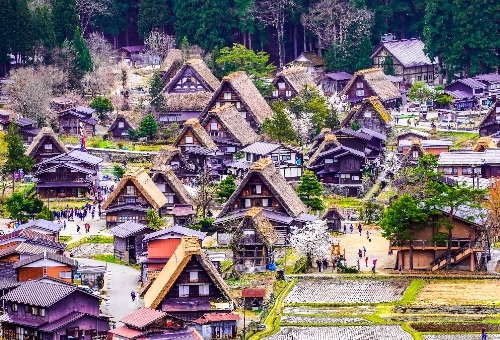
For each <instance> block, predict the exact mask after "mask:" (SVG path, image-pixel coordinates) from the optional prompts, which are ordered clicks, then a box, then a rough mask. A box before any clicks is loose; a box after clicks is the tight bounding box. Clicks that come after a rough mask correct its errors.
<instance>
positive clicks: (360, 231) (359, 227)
mask: <svg viewBox="0 0 500 340" xmlns="http://www.w3.org/2000/svg"><path fill="white" fill-rule="evenodd" d="M358 231H359V236H361V234H362V233H363V227H362V226H361V223H360V224H358Z"/></svg>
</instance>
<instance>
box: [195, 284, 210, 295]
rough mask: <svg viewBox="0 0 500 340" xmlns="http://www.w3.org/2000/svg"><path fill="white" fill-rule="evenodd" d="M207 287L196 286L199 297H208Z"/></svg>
mask: <svg viewBox="0 0 500 340" xmlns="http://www.w3.org/2000/svg"><path fill="white" fill-rule="evenodd" d="M209 291H210V289H209V285H201V286H198V293H199V295H200V296H208V295H209Z"/></svg>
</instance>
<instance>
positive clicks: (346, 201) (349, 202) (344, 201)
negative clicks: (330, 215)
mask: <svg viewBox="0 0 500 340" xmlns="http://www.w3.org/2000/svg"><path fill="white" fill-rule="evenodd" d="M323 203H324V206H325V207H326V208H328V207H329V206H330V205H332V204H336V205H338V206H339V207H340V208H357V207H360V206H361V205H362V202H361V200H360V199H359V198H355V197H343V196H325V197H324V199H323Z"/></svg>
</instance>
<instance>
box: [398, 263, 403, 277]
mask: <svg viewBox="0 0 500 340" xmlns="http://www.w3.org/2000/svg"><path fill="white" fill-rule="evenodd" d="M402 271H403V266H402V265H399V268H398V272H399V275H401V272H402Z"/></svg>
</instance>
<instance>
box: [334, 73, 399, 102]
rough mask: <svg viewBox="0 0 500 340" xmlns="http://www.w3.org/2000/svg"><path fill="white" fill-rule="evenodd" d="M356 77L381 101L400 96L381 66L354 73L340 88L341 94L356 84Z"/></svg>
mask: <svg viewBox="0 0 500 340" xmlns="http://www.w3.org/2000/svg"><path fill="white" fill-rule="evenodd" d="M358 79H363V80H364V82H365V83H366V84H367V85H368V87H369V88H370V89H371V90H372V91H373V93H375V94H376V95H377V96H378V97H379V98H380V100H381V101H383V102H385V101H387V100H391V99H398V98H401V93H399V90H398V89H397V88H396V87H395V86H394V84H393V83H391V81H390V80H389V78H387V76H386V75H385V74H384V72H383V71H382V69H381V68H369V69H365V70H360V71H358V72H356V73H354V75H353V76H352V78H351V80H349V83H347V85H346V86H345V87H344V89H343V90H342V95H345V94H347V91H349V89H350V88H351V87H352V86H355V85H356V83H357V81H358Z"/></svg>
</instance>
